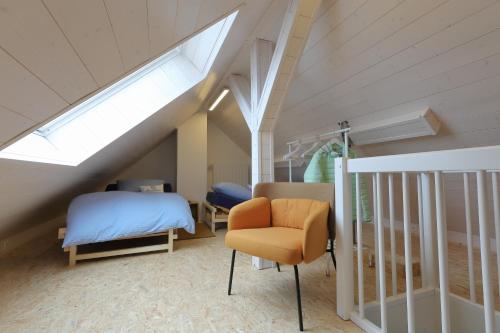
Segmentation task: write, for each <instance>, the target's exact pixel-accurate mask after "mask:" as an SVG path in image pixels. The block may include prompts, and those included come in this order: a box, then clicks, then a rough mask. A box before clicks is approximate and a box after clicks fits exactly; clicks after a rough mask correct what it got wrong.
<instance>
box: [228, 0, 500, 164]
mask: <svg viewBox="0 0 500 333" xmlns="http://www.w3.org/2000/svg"><path fill="white" fill-rule="evenodd" d="M499 15H500V3H499V2H498V1H492V0H478V1H468V0H448V1H447V0H406V1H403V0H377V1H375V0H373V1H372V0H368V1H366V0H323V3H322V6H321V8H320V10H319V12H318V15H317V17H316V19H315V23H314V25H313V27H312V31H311V34H310V36H309V40H308V43H307V45H306V47H305V50H304V53H303V55H302V58H301V60H300V63H299V64H298V67H297V71H296V74H295V78H294V80H293V81H292V84H291V86H290V90H289V92H288V95H287V98H286V101H285V103H284V106H283V110H282V113H281V114H280V118H279V120H278V122H277V126H276V131H275V152H276V155H277V156H280V155H281V154H283V153H284V152H285V150H286V149H287V147H286V145H285V142H286V141H288V140H289V139H292V138H298V137H301V136H305V135H309V134H316V133H321V132H324V131H327V130H331V129H335V128H337V122H339V121H342V120H348V121H349V122H350V123H351V125H352V126H354V127H355V126H356V125H360V124H364V123H368V122H371V121H373V120H378V119H381V118H385V117H391V116H394V115H398V114H402V113H406V112H411V111H418V110H422V109H425V108H427V107H430V108H431V109H432V110H433V111H434V112H435V113H436V114H437V116H438V118H439V119H440V120H441V121H442V123H443V128H442V130H441V132H440V134H439V135H438V136H436V137H428V138H421V139H410V140H404V141H398V142H392V143H386V144H377V145H369V146H362V147H359V149H360V150H361V151H362V152H363V153H364V154H367V155H382V154H393V153H402V152H417V151H428V150H436V149H449V148H461V147H472V146H483V145H493V144H500V94H498V91H499V90H498V87H499V83H500V31H499V29H498V28H499V25H498V17H499ZM244 74H246V75H248V71H247V72H245V73H244ZM230 105H231V104H230ZM224 112H225V111H221V114H224ZM239 126H240V131H243V130H244V127H245V124H244V122H241V121H240V122H239ZM226 131H227V133H228V134H229V133H231V132H238V130H237V129H234V128H231V129H226ZM229 135H230V134H229ZM249 139H250V138H249V136H248V137H247V141H249Z"/></svg>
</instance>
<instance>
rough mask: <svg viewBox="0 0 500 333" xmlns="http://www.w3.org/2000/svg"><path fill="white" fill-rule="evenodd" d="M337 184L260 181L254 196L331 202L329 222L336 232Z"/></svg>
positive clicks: (254, 190) (255, 188)
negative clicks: (335, 202)
mask: <svg viewBox="0 0 500 333" xmlns="http://www.w3.org/2000/svg"><path fill="white" fill-rule="evenodd" d="M334 191H335V185H334V184H331V183H259V184H257V185H255V187H254V189H253V197H254V198H258V197H266V198H269V199H270V200H273V199H282V198H287V199H312V200H319V201H327V202H329V203H330V213H329V214H328V223H329V224H330V226H331V231H332V234H335V214H334V210H333V209H334V207H335V206H334V200H335V192H334Z"/></svg>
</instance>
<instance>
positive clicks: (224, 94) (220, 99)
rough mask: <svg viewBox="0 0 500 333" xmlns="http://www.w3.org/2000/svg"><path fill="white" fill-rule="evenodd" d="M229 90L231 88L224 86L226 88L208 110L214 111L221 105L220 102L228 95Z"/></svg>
mask: <svg viewBox="0 0 500 333" xmlns="http://www.w3.org/2000/svg"><path fill="white" fill-rule="evenodd" d="M228 92H229V89H228V88H224V90H222V92H221V93H220V95H219V97H217V99H216V100H215V102H213V103H212V105H211V106H210V107H209V108H208V111H213V110H214V109H215V108H216V107H217V105H219V103H220V102H221V101H222V99H223V98H224V97H226V95H227V93H228Z"/></svg>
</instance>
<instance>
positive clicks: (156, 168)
mask: <svg viewBox="0 0 500 333" xmlns="http://www.w3.org/2000/svg"><path fill="white" fill-rule="evenodd" d="M116 179H163V180H164V181H165V182H167V183H170V184H171V185H172V189H173V190H174V191H175V190H176V188H177V187H176V184H177V134H176V133H175V132H174V133H172V134H170V135H169V136H168V137H167V138H165V140H163V141H162V142H161V143H160V144H158V145H157V146H156V147H154V148H153V149H152V150H151V151H150V152H149V153H147V154H146V155H144V156H143V157H141V158H140V159H139V160H138V161H136V162H135V163H133V164H132V165H130V166H129V167H127V168H126V169H125V170H123V171H122V172H120V173H119V174H118V176H117V177H116Z"/></svg>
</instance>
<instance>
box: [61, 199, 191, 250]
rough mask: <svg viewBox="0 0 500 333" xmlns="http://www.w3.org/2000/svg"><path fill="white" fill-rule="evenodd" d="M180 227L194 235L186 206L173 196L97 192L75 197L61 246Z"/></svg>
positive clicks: (187, 206) (183, 200)
mask: <svg viewBox="0 0 500 333" xmlns="http://www.w3.org/2000/svg"><path fill="white" fill-rule="evenodd" d="M171 228H184V229H185V230H186V231H187V232H190V233H192V234H193V233H194V220H193V217H192V216H191V210H190V208H189V204H188V202H187V201H186V199H184V198H183V197H182V196H180V195H178V194H176V193H152V192H144V193H139V192H122V191H116V192H98V193H90V194H84V195H80V196H78V197H76V198H75V199H73V201H72V202H71V204H70V206H69V209H68V217H67V228H66V236H65V237H64V243H63V247H68V246H73V245H81V244H90V243H97V242H105V241H110V240H115V239H118V238H123V237H132V236H140V235H146V234H152V233H156V232H164V231H166V230H168V229H171Z"/></svg>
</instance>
